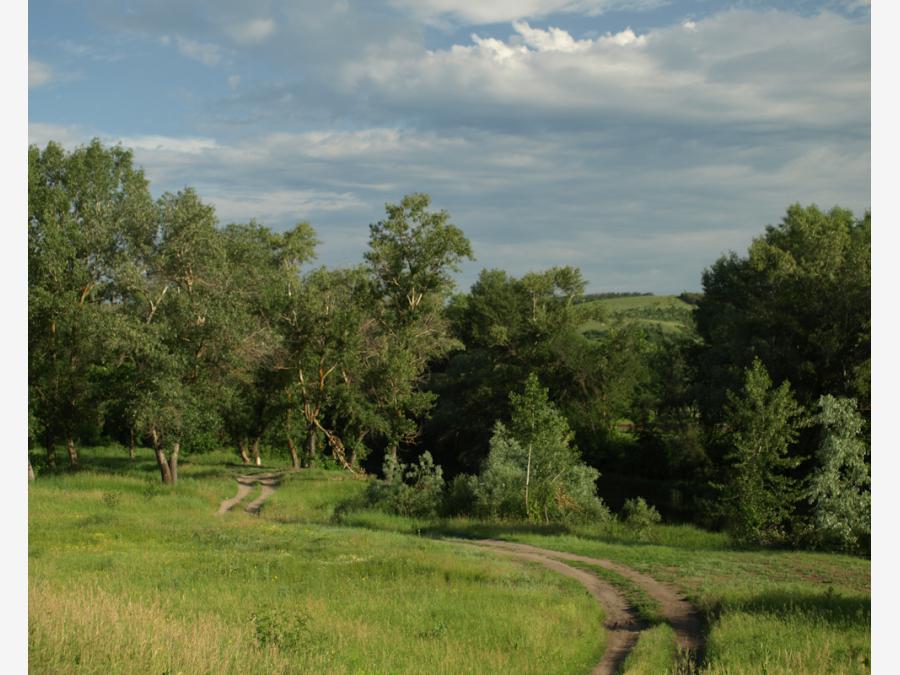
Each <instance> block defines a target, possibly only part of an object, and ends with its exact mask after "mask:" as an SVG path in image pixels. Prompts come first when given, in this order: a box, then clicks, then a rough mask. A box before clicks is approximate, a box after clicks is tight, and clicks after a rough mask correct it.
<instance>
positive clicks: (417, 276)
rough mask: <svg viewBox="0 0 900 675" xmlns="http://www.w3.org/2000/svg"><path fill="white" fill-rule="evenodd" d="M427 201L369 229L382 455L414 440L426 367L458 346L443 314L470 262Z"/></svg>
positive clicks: (459, 236)
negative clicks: (465, 263)
mask: <svg viewBox="0 0 900 675" xmlns="http://www.w3.org/2000/svg"><path fill="white" fill-rule="evenodd" d="M429 205H430V199H429V197H428V195H425V194H412V195H407V196H405V197H404V198H403V199H402V200H401V202H400V204H388V205H386V207H385V209H386V212H387V218H386V219H385V220H381V221H379V222H378V223H375V224H373V225H371V226H370V236H369V250H368V251H367V252H366V254H365V260H366V263H367V264H368V267H369V270H370V272H371V275H372V279H373V284H374V286H373V292H374V294H375V297H376V298H377V301H378V304H377V312H376V314H375V319H376V321H377V323H378V332H379V334H380V335H381V338H382V348H381V349H380V350H379V352H378V357H377V358H378V362H377V364H376V365H375V371H376V372H378V373H379V376H378V385H377V386H376V387H375V388H374V389H373V391H374V392H375V395H376V397H377V405H378V407H379V411H380V412H379V415H380V417H381V418H382V419H384V420H386V423H387V427H386V430H385V437H386V445H387V452H388V453H389V454H391V455H392V456H393V457H394V458H395V459H396V457H397V452H398V448H399V446H400V444H401V443H409V442H412V441H413V439H415V437H416V436H417V434H418V419H419V418H421V417H423V416H425V415H427V414H428V412H429V411H430V409H431V407H432V405H433V403H434V395H433V394H431V393H429V392H425V391H423V390H422V384H423V383H424V380H425V376H426V373H427V369H428V366H429V363H430V362H431V361H432V360H434V359H437V358H440V357H442V356H444V355H445V354H446V353H447V352H448V351H449V350H450V349H451V348H453V347H454V346H456V344H457V343H456V341H455V340H453V339H452V336H451V335H450V332H449V327H448V325H447V321H446V318H445V315H444V312H443V306H444V303H445V302H446V300H447V299H448V297H449V295H450V293H451V291H452V290H453V285H454V282H453V277H452V272H455V271H459V263H460V262H461V261H462V260H464V259H466V258H471V257H472V247H471V245H470V244H469V241H468V239H466V237H465V235H464V234H463V232H462V230H460V229H459V228H458V227H456V226H455V225H453V224H452V223H450V222H449V220H450V215H449V214H448V213H447V212H446V211H436V212H435V211H429V210H428V207H429Z"/></svg>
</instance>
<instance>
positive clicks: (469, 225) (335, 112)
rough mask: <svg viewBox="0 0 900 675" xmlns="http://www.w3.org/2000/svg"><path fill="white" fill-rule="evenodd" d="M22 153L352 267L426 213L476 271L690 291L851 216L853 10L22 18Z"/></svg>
mask: <svg viewBox="0 0 900 675" xmlns="http://www.w3.org/2000/svg"><path fill="white" fill-rule="evenodd" d="M28 10H29V20H28V57H29V65H28V84H29V96H28V103H29V110H28V116H29V141H30V142H32V143H37V144H39V145H44V144H45V143H46V142H47V141H49V140H56V141H59V142H61V143H63V144H64V145H65V146H67V147H70V148H73V147H75V146H77V145H79V144H80V143H84V142H86V141H88V140H90V139H91V138H93V137H95V136H97V137H99V138H101V139H102V140H103V141H105V142H108V143H115V142H121V143H122V144H124V145H125V146H127V147H131V148H133V149H134V153H135V157H136V160H137V162H138V164H140V165H141V166H143V167H144V169H145V172H146V174H147V177H148V178H149V180H150V183H151V188H152V190H153V192H154V194H155V195H159V194H161V193H162V192H164V191H175V190H179V189H182V188H183V187H184V186H188V185H189V186H193V187H195V188H196V189H197V190H198V192H199V194H200V195H201V197H202V198H203V199H204V200H206V201H208V202H211V203H213V204H214V205H215V206H216V210H217V213H218V215H219V218H220V220H221V222H222V223H227V222H242V221H247V220H249V219H250V218H254V217H255V218H256V219H257V220H259V221H261V222H262V223H264V224H266V225H269V226H271V227H273V228H276V229H281V228H285V227H288V226H290V225H292V224H294V223H295V222H297V221H299V220H308V221H309V222H311V223H312V225H313V226H314V227H315V229H316V230H317V232H318V233H319V238H320V239H321V240H322V245H321V247H320V249H319V260H320V262H322V263H325V264H328V265H347V264H354V263H356V262H358V261H360V259H361V254H362V251H363V249H364V248H365V245H366V241H367V237H368V224H369V223H371V222H374V221H377V220H379V219H380V218H381V216H382V215H383V213H384V204H385V203H386V202H396V201H399V199H400V198H401V197H402V196H403V195H404V194H407V193H410V192H427V193H428V194H430V195H431V197H432V201H433V204H434V206H435V207H436V208H444V209H447V210H448V211H449V212H450V213H451V216H452V220H453V222H455V223H456V224H457V225H459V226H460V227H461V228H462V229H463V230H464V231H465V233H466V234H467V235H468V236H469V238H470V239H471V240H472V243H473V246H474V249H475V255H476V257H477V260H476V261H474V262H472V263H469V264H466V265H465V267H464V270H463V273H462V274H461V275H460V276H459V281H460V285H461V286H462V288H463V289H465V288H467V287H468V286H469V285H470V284H471V282H472V281H473V280H474V278H475V277H476V276H477V273H478V271H479V270H480V269H481V268H483V267H501V268H504V269H506V270H508V271H510V272H511V273H513V274H516V275H519V274H522V273H525V272H527V271H529V270H538V269H543V268H546V267H550V266H553V265H565V264H569V265H577V266H579V267H580V268H581V269H582V271H583V273H584V276H585V278H587V279H588V280H589V281H590V286H589V290H590V291H604V290H619V291H652V292H657V293H671V292H674V293H677V292H680V291H682V290H699V288H700V274H701V272H702V270H703V268H704V267H707V266H709V265H710V264H711V263H712V262H713V261H714V260H715V259H716V258H717V257H718V256H719V255H721V254H722V253H723V252H725V251H728V250H730V249H733V250H736V251H739V252H744V251H745V250H746V247H747V245H748V244H749V243H750V240H751V239H752V237H754V236H756V235H758V234H759V233H760V232H762V229H763V227H764V226H765V225H766V224H768V223H777V222H778V221H779V220H780V218H781V216H782V215H783V213H784V211H785V208H786V207H787V206H788V205H789V204H791V203H793V202H801V203H803V204H809V203H816V204H818V205H820V206H821V207H824V208H829V207H831V206H833V205H835V204H839V205H842V206H846V207H849V208H852V209H853V210H854V211H855V212H857V213H860V214H861V213H862V212H863V210H864V209H866V208H868V207H869V206H870V179H871V176H870V56H869V54H870V7H869V3H868V2H865V1H861V0H817V1H813V0H796V1H794V2H780V1H778V0H743V1H738V0H734V1H727V2H726V1H723V0H715V1H714V0H630V1H625V0H494V1H492V2H487V1H485V0H477V1H476V0H377V1H374V0H367V1H365V2H364V1H363V0H336V1H332V2H324V1H323V2H315V1H309V2H297V1H293V2H278V1H277V0H270V1H266V0H262V1H260V2H256V3H249V2H246V1H244V0H240V1H238V0H216V1H215V2H213V1H211V0H210V1H208V2H195V1H192V0H127V1H123V0H83V1H78V2H76V1H74V0H31V2H29V4H28Z"/></svg>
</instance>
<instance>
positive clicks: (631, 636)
mask: <svg viewBox="0 0 900 675" xmlns="http://www.w3.org/2000/svg"><path fill="white" fill-rule="evenodd" d="M474 543H475V544H477V545H480V546H483V547H488V548H491V549H493V550H495V551H498V552H502V553H506V554H508V555H512V556H515V557H518V558H520V559H525V560H533V561H535V562H540V563H541V564H543V565H545V566H546V567H548V568H550V569H553V570H555V571H557V572H559V573H560V574H565V575H566V576H568V577H571V578H573V579H576V580H577V581H579V582H580V583H581V584H582V585H583V586H584V587H585V588H587V590H588V591H589V592H590V593H591V595H592V596H593V597H594V599H596V600H597V602H598V603H599V604H600V605H601V606H602V607H603V609H604V612H605V613H606V621H605V622H604V626H605V627H606V629H607V631H608V632H609V633H608V637H607V647H606V650H605V651H604V654H603V658H602V660H601V661H600V663H598V664H597V666H596V667H595V668H594V670H593V671H592V672H593V673H595V674H599V673H609V674H610V675H611V674H613V673H616V672H618V670H619V669H620V668H621V666H622V664H623V663H624V662H625V659H626V658H627V657H628V654H629V653H630V651H631V650H632V649H633V648H634V645H635V644H636V643H637V639H638V637H639V635H640V631H641V630H642V626H641V623H640V621H638V619H637V615H636V613H635V612H634V610H633V609H632V608H631V606H630V604H629V603H628V601H627V600H626V599H625V596H624V595H622V593H621V592H620V591H619V590H618V589H616V588H615V587H614V586H612V585H611V584H609V583H608V582H606V581H604V580H602V579H600V578H598V577H597V576H595V575H593V574H591V573H590V572H588V571H586V570H582V569H578V568H575V567H572V566H571V565H566V564H565V562H563V561H565V560H568V561H573V562H582V563H587V564H589V565H595V566H597V567H601V568H603V569H608V570H611V571H613V572H615V573H616V574H619V575H621V576H623V577H625V578H626V579H629V580H630V581H632V582H634V583H635V584H637V585H638V586H640V587H641V588H642V589H643V590H644V591H645V592H646V593H647V595H649V596H650V597H651V598H653V599H654V600H656V602H657V603H659V606H660V612H661V614H662V615H663V617H664V618H665V620H666V622H667V623H668V624H669V625H670V626H672V629H673V630H674V631H675V640H676V644H677V646H678V648H679V651H680V652H682V654H683V655H684V658H685V660H686V661H687V663H689V664H690V665H689V666H688V667H689V668H691V667H693V668H696V666H698V665H700V663H701V661H702V659H703V652H704V648H705V646H706V641H705V638H704V635H703V630H702V623H701V621H700V614H699V612H698V611H697V609H696V608H695V607H694V606H693V605H692V604H690V603H689V602H688V601H687V600H685V599H684V597H683V596H682V595H681V594H680V593H679V592H678V591H677V590H675V589H674V588H672V587H671V586H668V585H667V584H663V583H661V582H659V581H657V580H656V579H654V578H653V577H650V576H648V575H646V574H642V573H640V572H638V571H637V570H634V569H632V568H630V567H628V566H627V565H622V564H621V563H616V562H613V561H611V560H605V559H601V558H591V557H589V556H583V555H577V554H575V553H566V552H563V551H553V550H550V549H544V548H538V547H536V546H530V545H528V544H517V543H513V542H508V541H499V540H496V539H480V540H477V541H476V542H474Z"/></svg>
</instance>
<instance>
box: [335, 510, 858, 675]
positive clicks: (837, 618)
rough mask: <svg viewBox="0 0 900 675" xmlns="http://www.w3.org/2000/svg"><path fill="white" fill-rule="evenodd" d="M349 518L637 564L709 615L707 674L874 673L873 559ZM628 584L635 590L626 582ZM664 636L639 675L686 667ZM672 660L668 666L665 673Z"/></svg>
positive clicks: (603, 532) (669, 532)
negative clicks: (506, 541) (871, 568)
mask: <svg viewBox="0 0 900 675" xmlns="http://www.w3.org/2000/svg"><path fill="white" fill-rule="evenodd" d="M345 519H346V520H347V521H348V522H353V523H355V524H357V525H360V526H361V525H365V526H367V527H379V528H386V529H393V530H395V531H402V532H422V533H427V534H429V535H431V536H454V537H472V538H481V537H491V538H497V539H505V540H508V541H517V542H522V543H527V544H532V545H534V546H540V547H543V548H548V549H555V550H559V551H568V552H571V553H577V554H581V555H586V556H591V557H596V558H604V559H608V560H613V561H616V562H619V563H622V564H625V565H628V566H630V567H632V568H633V569H636V570H638V571H639V572H643V573H645V574H648V575H650V576H652V577H654V578H656V579H658V580H659V581H663V582H667V583H669V584H670V585H672V586H674V587H675V588H677V589H679V590H680V591H681V592H682V593H683V594H684V595H685V596H686V597H687V598H688V599H689V600H690V601H691V602H693V603H694V604H695V605H696V606H697V607H698V608H699V609H700V612H701V614H702V616H703V617H704V618H705V621H706V631H707V636H708V645H707V653H706V659H705V663H704V666H703V668H702V669H701V672H704V673H760V672H770V673H867V672H870V670H871V639H870V638H871V636H870V633H871V609H870V593H871V579H870V563H869V561H868V560H864V559H861V558H857V557H853V556H847V555H839V554H827V553H813V552H803V551H741V550H733V549H731V547H730V546H729V544H728V540H727V538H726V537H725V536H724V535H722V534H720V533H712V532H706V531H704V530H700V529H699V528H695V527H692V526H689V525H655V526H652V527H651V528H650V529H649V531H647V532H646V533H638V532H634V531H632V530H630V529H629V528H627V527H626V526H624V525H622V524H621V523H610V524H603V525H594V526H581V527H561V526H553V527H547V526H544V527H542V526H533V525H532V526H528V525H526V524H517V525H513V524H503V523H494V524H490V523H481V522H478V521H471V520H466V519H451V520H435V521H416V520H414V519H409V518H401V517H398V516H385V515H384V514H380V515H379V514H376V513H373V512H368V511H361V512H357V513H354V514H350V515H348V516H346V517H345ZM569 564H572V563H569ZM619 583H620V587H622V588H623V589H625V590H628V585H629V582H627V580H620V582H619ZM631 590H632V591H633V589H631ZM632 600H633V601H635V603H636V604H637V605H638V606H639V607H641V606H642V603H643V602H644V601H643V600H642V599H641V598H640V596H639V595H632ZM650 603H651V604H650V605H649V607H648V606H646V605H644V606H643V611H644V612H645V617H646V618H652V616H653V609H654V608H653V606H652V601H650ZM639 611H641V610H639ZM657 629H659V630H657ZM663 634H668V633H667V631H666V630H665V629H662V628H660V626H656V627H654V628H652V629H650V630H649V631H646V634H645V635H642V637H641V641H639V646H640V644H641V642H644V641H645V640H646V642H645V643H644V646H643V647H641V648H640V650H639V652H640V654H643V656H641V655H640V654H639V655H637V656H634V658H633V659H632V661H631V664H632V667H634V668H635V669H636V670H635V671H634V672H666V670H667V669H669V670H671V671H672V672H676V671H678V669H679V668H680V663H681V661H680V659H679V658H678V656H677V654H676V652H675V650H674V643H672V644H671V645H669V646H665V648H663V647H661V646H660V645H661V644H663V640H662V638H661V637H660V636H661V635H663ZM666 644H668V643H666ZM654 645H655V646H654ZM669 647H671V648H669ZM663 659H665V660H666V663H667V664H668V665H667V666H666V667H665V668H659V667H658V664H659V663H660V662H661V661H662V660H663ZM647 664H650V665H647ZM652 664H656V665H652Z"/></svg>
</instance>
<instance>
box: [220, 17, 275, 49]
mask: <svg viewBox="0 0 900 675" xmlns="http://www.w3.org/2000/svg"><path fill="white" fill-rule="evenodd" d="M274 31H275V22H274V21H273V20H272V19H250V20H248V21H240V22H236V23H231V24H228V25H227V26H225V32H226V33H227V34H228V35H229V36H231V38H232V39H233V40H234V41H235V42H237V43H239V44H242V45H253V44H259V43H260V42H263V41H265V40H266V39H268V38H269V36H271V35H272V33H273V32H274Z"/></svg>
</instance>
